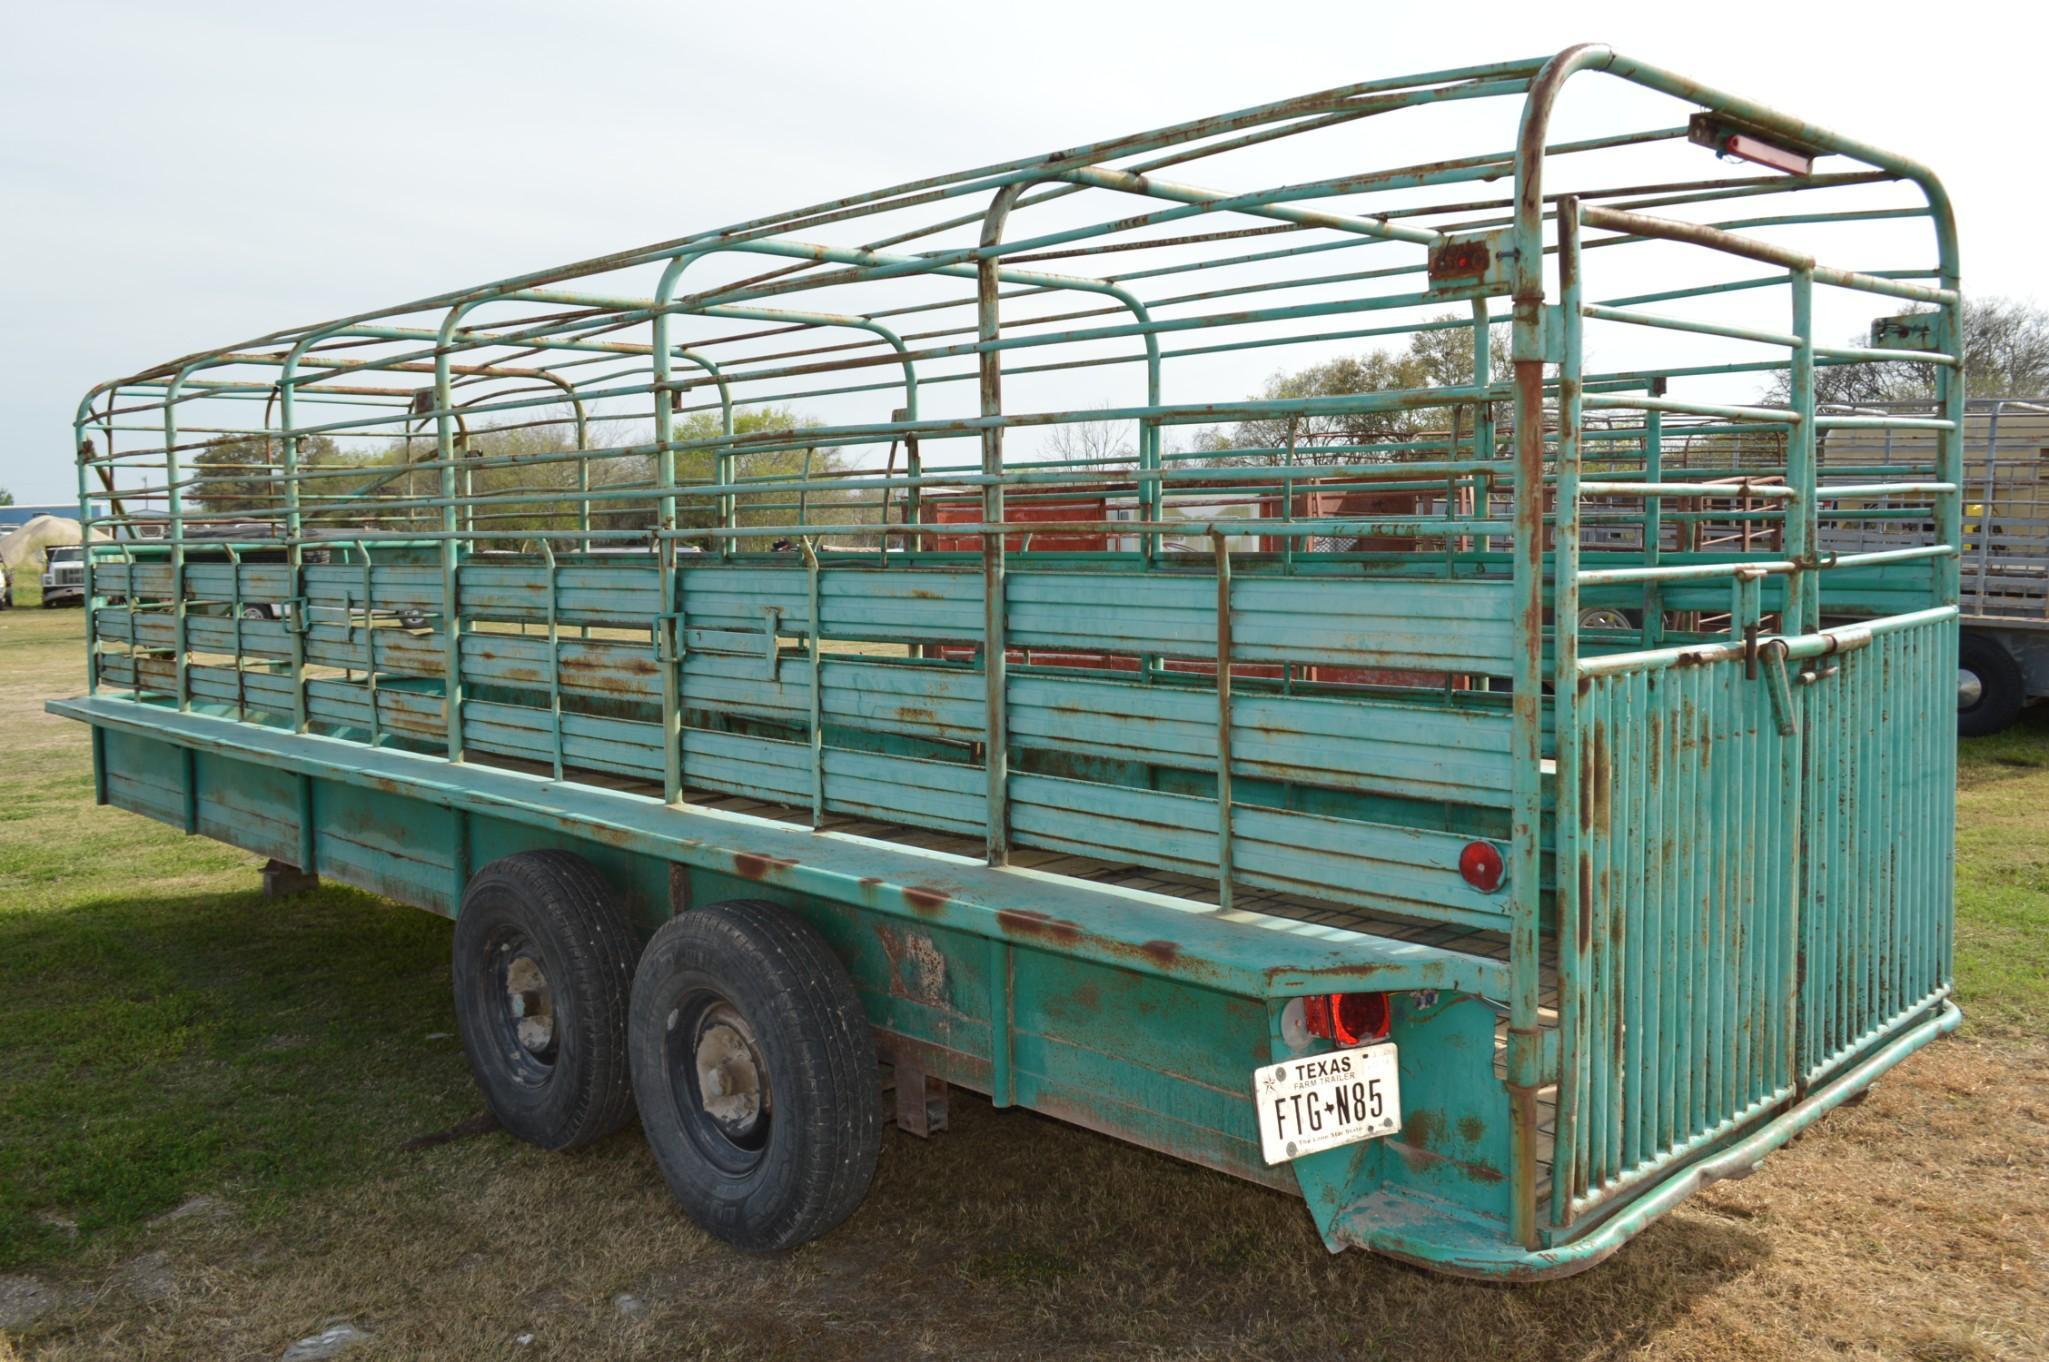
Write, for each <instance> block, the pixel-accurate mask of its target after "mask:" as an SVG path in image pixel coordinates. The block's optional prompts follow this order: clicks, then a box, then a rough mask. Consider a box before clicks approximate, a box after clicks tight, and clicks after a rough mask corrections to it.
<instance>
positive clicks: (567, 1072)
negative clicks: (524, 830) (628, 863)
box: [454, 851, 639, 1149]
mask: <svg viewBox="0 0 2049 1362" xmlns="http://www.w3.org/2000/svg"><path fill="white" fill-rule="evenodd" d="M638 947H639V937H638V935H637V934H636V933H635V931H634V930H633V925H632V923H630V922H629V921H628V920H627V917H626V913H625V910H624V909H623V908H622V906H621V905H620V903H619V900H618V898H617V896H616V895H614V894H613V892H612V888H611V886H610V885H608V884H606V883H605V880H604V877H603V876H601V875H599V874H598V872H597V871H596V869H594V868H593V867H592V866H591V864H590V862H588V861H586V860H584V859H583V858H582V857H581V856H576V855H572V854H571V853H569V852H566V851H527V852H521V853H519V854H518V855H515V856H507V857H505V858H504V859H502V860H497V861H493V862H492V863H491V864H489V865H487V866H485V867H484V868H483V869H482V870H480V871H478V872H477V873H476V874H475V875H474V876H472V877H471V879H470V883H469V887H468V889H466V890H465V891H464V893H463V896H462V911H461V912H459V913H458V914H457V915H456V919H455V948H454V974H455V1015H456V1022H457V1029H458V1030H459V1031H460V1032H461V1033H462V1046H463V1050H464V1052H465V1053H466V1054H467V1055H468V1056H469V1061H470V1072H471V1073H473V1074H474V1075H475V1076H476V1080H477V1086H478V1087H479V1088H481V1089H482V1090H483V1093H484V1101H485V1102H486V1103H487V1104H488V1105H489V1106H490V1108H491V1114H492V1115H494V1116H496V1117H497V1118H498V1122H499V1124H500V1125H502V1126H504V1127H505V1128H506V1129H507V1130H509V1131H511V1132H512V1133H513V1134H514V1135H517V1136H518V1137H519V1138H520V1139H522V1140H525V1141H527V1142H528V1143H530V1144H536V1145H539V1146H540V1147H541V1148H543V1149H574V1148H577V1147H578V1146H581V1145H587V1144H590V1143H592V1142H593V1141H595V1140H601V1139H603V1138H604V1137H605V1136H607V1135H610V1134H612V1133H613V1132H614V1131H617V1130H619V1129H621V1128H622V1127H623V1126H625V1124H626V1123H627V1121H629V1120H630V1119H632V1116H633V1090H632V1086H631V1084H630V1082H629V1080H628V1078H627V1072H626V1065H627V1057H626V1002H627V991H628V990H629V989H630V988H631V987H632V985H633V965H634V961H635V959H636V958H637V957H638V955H639V949H638Z"/></svg>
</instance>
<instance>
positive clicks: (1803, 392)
mask: <svg viewBox="0 0 2049 1362" xmlns="http://www.w3.org/2000/svg"><path fill="white" fill-rule="evenodd" d="M1789 277H1790V282H1791V285H1792V293H1793V334H1794V335H1796V336H1798V337H1799V338H1800V344H1799V345H1797V346H1795V347H1794V349H1793V363H1792V369H1791V373H1790V375H1789V379H1790V381H1789V384H1788V392H1789V394H1790V396H1791V398H1792V406H1793V412H1794V415H1795V418H1796V419H1795V420H1794V422H1793V429H1792V430H1790V431H1788V432H1787V434H1786V483H1787V485H1788V486H1790V487H1791V488H1792V489H1793V498H1792V501H1791V503H1790V504H1789V505H1787V506H1786V507H1785V510H1784V519H1783V520H1782V521H1781V522H1780V523H1781V524H1782V525H1783V526H1784V530H1785V540H1786V557H1788V558H1790V559H1791V560H1792V561H1793V563H1794V564H1795V567H1794V569H1793V575H1792V577H1791V578H1790V579H1789V580H1788V581H1787V583H1786V608H1785V614H1784V617H1783V619H1782V620H1781V628H1782V629H1783V630H1784V631H1785V632H1786V633H1789V634H1804V633H1808V632H1810V631H1812V630H1814V629H1818V628H1820V627H1821V574H1820V573H1819V572H1818V571H1816V570H1815V568H1814V567H1813V566H1812V562H1813V558H1814V544H1815V535H1816V533H1817V531H1818V530H1819V528H1820V521H1819V519H1818V517H1817V515H1816V506H1815V500H1814V489H1815V485H1816V483H1817V481H1818V478H1817V476H1816V474H1817V465H1818V463H1819V461H1820V458H1821V439H1820V435H1819V433H1818V432H1817V431H1816V430H1815V428H1814V408H1815V394H1814V271H1813V270H1811V269H1796V270H1793V271H1792V272H1791V274H1790V276H1789Z"/></svg>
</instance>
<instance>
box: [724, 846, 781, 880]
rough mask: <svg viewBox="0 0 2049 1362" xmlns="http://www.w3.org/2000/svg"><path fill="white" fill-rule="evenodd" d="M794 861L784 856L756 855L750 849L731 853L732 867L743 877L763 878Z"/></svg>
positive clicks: (750, 878) (751, 878)
mask: <svg viewBox="0 0 2049 1362" xmlns="http://www.w3.org/2000/svg"><path fill="white" fill-rule="evenodd" d="M795 864H796V862H795V861H793V860H790V859H789V858H788V857H785V856H757V855H755V854H754V853H753V852H751V851H736V852H734V853H733V869H734V870H735V871H737V872H738V873H739V874H740V876H741V877H742V878H743V879H749V880H765V879H767V878H768V877H769V876H770V875H771V874H773V873H774V872H776V871H778V870H788V869H789V868H790V867H791V866H793V865H795Z"/></svg>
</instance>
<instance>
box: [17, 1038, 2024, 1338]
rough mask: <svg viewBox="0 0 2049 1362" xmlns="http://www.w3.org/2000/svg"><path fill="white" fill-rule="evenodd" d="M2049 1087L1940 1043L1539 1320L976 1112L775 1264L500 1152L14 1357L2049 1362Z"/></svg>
mask: <svg viewBox="0 0 2049 1362" xmlns="http://www.w3.org/2000/svg"><path fill="white" fill-rule="evenodd" d="M2045 1069H2049V1049H2045V1048H2043V1047H2040V1046H2034V1047H2030V1046H2024V1045H2020V1044H2014V1043H2001V1044H1995V1043H1989V1042H1984V1041H1978V1040H1973V1039H1969V1038H1966V1039H1961V1040H1954V1041H1950V1042H1947V1043H1944V1044H1941V1045H1938V1046H1935V1047H1933V1048H1932V1049H1930V1050H1928V1051H1925V1052H1923V1053H1922V1054H1921V1055H1920V1056H1917V1057H1916V1058H1915V1059H1914V1060H1913V1061H1912V1062H1911V1063H1909V1064H1908V1065H1906V1066H1904V1068H1903V1069H1902V1070H1900V1071H1898V1072H1897V1073H1896V1075H1895V1076H1893V1077H1892V1078H1889V1079H1888V1080H1887V1081H1886V1082H1885V1083H1884V1084H1883V1085H1881V1087H1880V1088H1879V1089H1878V1090H1877V1091H1876V1092H1875V1093H1874V1094H1873V1095H1872V1097H1871V1099H1870V1100H1869V1101H1868V1102H1866V1103H1865V1104H1863V1105H1862V1106H1860V1107H1857V1108H1854V1109H1851V1110H1847V1111H1844V1112H1841V1113H1838V1114H1837V1115H1836V1116H1835V1117H1833V1118H1831V1119H1830V1120H1828V1121H1825V1122H1823V1123H1822V1124H1821V1126H1819V1127H1817V1128H1816V1129H1815V1130H1814V1131H1813V1132H1812V1133H1810V1134H1809V1135H1808V1136H1806V1137H1805V1138H1804V1139H1802V1140H1800V1141H1799V1142H1798V1143H1796V1144H1795V1145H1794V1146H1793V1147H1792V1148H1790V1149H1788V1150H1786V1151H1784V1152H1782V1153H1781V1154H1780V1155H1778V1156H1777V1157H1776V1158H1774V1159H1773V1160H1772V1161H1771V1162H1769V1163H1768V1164H1767V1166H1766V1168H1765V1170H1764V1171H1763V1172H1761V1173H1759V1174H1758V1175H1756V1176H1755V1177H1754V1178H1752V1179H1750V1180H1748V1181H1746V1182H1743V1183H1740V1184H1728V1185H1724V1186H1721V1187H1717V1188H1714V1189H1711V1190H1710V1191H1709V1192H1707V1193H1706V1194H1705V1195H1703V1196H1701V1197H1699V1198H1698V1199H1696V1200H1695V1201H1693V1202H1691V1203H1689V1204H1688V1205H1686V1206H1684V1207H1683V1208H1681V1209H1680V1210H1679V1211H1678V1212H1676V1213H1675V1214H1673V1215H1672V1216H1670V1217H1668V1218H1667V1219H1666V1220H1665V1221H1663V1222H1662V1223H1660V1224H1659V1225H1657V1226H1655V1227H1654V1228H1653V1229H1652V1230H1650V1231H1649V1232H1648V1233H1646V1234H1645V1235H1644V1236H1643V1237H1642V1238H1641V1239H1640V1240H1638V1241H1637V1242H1636V1243H1635V1244H1633V1245H1631V1246H1630V1247H1629V1248H1627V1249H1625V1250H1624V1251H1623V1252H1622V1253H1621V1254H1619V1255H1618V1256H1617V1257H1616V1258H1614V1259H1612V1260H1610V1262H1608V1263H1607V1264H1605V1265H1603V1266H1602V1267H1600V1268H1598V1269H1596V1270H1594V1271H1592V1272H1589V1273H1586V1274H1583V1275H1581V1276H1579V1277H1576V1278H1573V1279H1570V1280H1568V1281H1564V1282H1557V1283H1551V1284H1546V1285H1542V1286H1536V1287H1524V1288H1504V1287H1497V1286H1488V1285H1478V1284H1473V1283H1468V1282H1460V1281H1455V1280H1450V1279H1445V1278H1440V1277H1433V1276H1430V1275H1428V1274H1425V1273H1422V1272H1419V1271H1415V1270H1412V1269H1409V1268H1405V1267H1401V1266H1399V1265H1396V1264H1393V1263H1389V1262H1384V1261H1380V1260H1377V1259H1373V1258H1369V1257H1366V1256H1364V1255H1361V1254H1346V1255H1343V1256H1340V1257H1335V1258H1333V1257H1330V1256H1328V1255H1326V1254H1325V1253H1324V1252H1323V1250H1322V1248H1321V1247H1320V1245H1319V1244H1318V1242H1317V1240H1316V1238H1315V1236H1314V1235H1313V1233H1312V1232H1311V1231H1310V1229H1309V1227H1308V1225H1307V1222H1306V1219H1305V1217H1304V1216H1303V1214H1302V1212H1301V1209H1300V1207H1299V1206H1298V1205H1297V1204H1295V1203H1294V1202H1292V1201H1290V1200H1288V1199H1286V1198H1284V1197H1280V1196H1277V1195H1274V1194H1272V1193H1268V1192H1264V1191H1261V1190H1259V1189H1257V1188H1254V1187H1250V1186H1246V1185H1241V1184H1238V1183H1235V1182H1231V1181H1229V1180H1227V1179H1225V1178H1222V1177H1219V1176H1216V1175H1213V1174H1209V1173H1205V1172H1201V1171H1199V1170H1195V1169H1192V1168H1188V1167H1186V1166H1183V1165H1180V1164H1176V1163H1173V1162H1171V1161H1169V1160H1166V1159H1164V1158H1161V1157H1158V1156H1155V1155H1151V1154H1147V1153H1145V1152H1143V1151H1140V1150H1136V1149H1132V1148H1128V1147H1125V1146H1121V1145H1118V1144H1115V1143H1113V1142H1111V1141H1108V1140H1104V1139H1100V1138H1098V1137H1095V1136H1091V1135H1088V1134H1085V1133H1083V1132H1080V1131H1077V1130H1073V1129H1070V1128H1067V1127H1064V1126H1060V1125H1057V1124H1055V1123H1053V1122H1051V1121H1047V1120H1044V1119H1042V1118H1038V1117H1035V1116H1032V1115H1029V1114H1027V1113H1022V1112H997V1111H995V1110H993V1109H992V1108H990V1107H989V1106H988V1105H987V1104H986V1103H983V1102H980V1101H972V1100H960V1099H956V1104H955V1107H956V1111H955V1123H956V1128H955V1129H954V1130H953V1131H951V1132H949V1133H947V1134H945V1135H943V1136H941V1137H939V1138H938V1139H936V1140H934V1141H932V1142H929V1143H924V1142H919V1141H916V1140H913V1139H910V1138H909V1137H906V1136H902V1135H892V1136H891V1138H890V1142H889V1146H888V1152H887V1154H886V1156H885V1160H884V1165H883V1170H882V1174H881V1176H880V1178H879V1179H878V1181H877V1184H876V1187H875V1190H874V1192H873V1193H872V1194H871V1196H870V1197H869V1199H868V1201H867V1203H866V1205H865V1206H864V1207H863V1208H862V1210H861V1211H860V1213H859V1214H858V1215H857V1216H856V1217H855V1218H854V1220H853V1221H852V1222H850V1223H849V1224H848V1225H847V1226H846V1227H845V1228H844V1229H842V1230H841V1231H840V1232H838V1233H836V1234H835V1235H833V1236H832V1237H830V1238H829V1239H827V1240H826V1241H824V1242H822V1243H819V1244H815V1245H812V1246H811V1247H809V1248H806V1249H805V1250H803V1251H801V1252H799V1253H796V1254H793V1255H790V1256H788V1257H784V1258H769V1259H762V1258H752V1257H747V1256H744V1255H741V1254H737V1253H734V1252H732V1251H730V1250H727V1249H725V1248H723V1247H721V1246H719V1245H717V1244H715V1243H713V1242H711V1241H710V1240H708V1239H706V1238H705V1237H704V1236H703V1235H701V1234H699V1233H697V1232H696V1231H695V1230H693V1229H692V1228H691V1227H690V1226H689V1225H688V1224H686V1223H685V1222H684V1221H683V1220H682V1219H681V1218H680V1217H679V1216H678V1215H677V1214H676V1213H675V1211H674V1209H673V1207H672V1206H671V1205H670V1203H669V1200H668V1197H667V1195H666V1192H665V1191H664V1189H663V1187H662V1184H661V1182H660V1179H659V1178H658V1176H657V1175H656V1173H655V1170H654V1168H653V1166H652V1163H651V1162H650V1160H649V1159H648V1158H647V1156H646V1153H645V1151H644V1149H643V1147H642V1146H641V1144H640V1142H639V1141H638V1139H637V1138H636V1137H635V1136H633V1135H632V1134H630V1133H629V1134H628V1135H625V1136H621V1137H619V1138H617V1139H614V1140H612V1141H610V1142H608V1143H606V1144H605V1145H603V1146H601V1147H600V1148H598V1149H596V1150H593V1151H590V1152H588V1153H586V1154H584V1155H581V1156H574V1157H564V1156H551V1155H547V1154H542V1153H539V1152H537V1151H534V1150H531V1149H527V1148H525V1147H523V1146H520V1145H517V1144H515V1143H514V1142H512V1141H511V1140H510V1139H509V1138H507V1137H505V1136H503V1135H494V1136H487V1137H484V1138H481V1139H474V1140H466V1141H462V1142H459V1143H455V1144H451V1145H446V1146H442V1147H440V1148H438V1149H436V1150H433V1151H431V1152H429V1153H426V1154H423V1155H421V1156H420V1157H419V1159H418V1161H417V1163H416V1164H415V1165H414V1166H412V1167H410V1168H408V1169H406V1170H404V1171H402V1172H400V1173H398V1174H396V1175H392V1176H388V1177H384V1178H381V1179H379V1180H377V1181H374V1182H370V1183H366V1184H364V1185H360V1186H357V1187H354V1188H352V1189H349V1190H347V1191H345V1192H344V1193H342V1194H339V1195H337V1196H334V1197H332V1198H329V1199H326V1200H324V1201H322V1202H321V1203H320V1204H315V1205H307V1206H303V1207H299V1208H296V1209H295V1210H294V1211H293V1212H292V1213H291V1214H289V1215H287V1216H284V1217H277V1218H268V1217H266V1218H260V1219H259V1220H257V1221H255V1222H250V1221H248V1220H245V1219H243V1218H240V1217H229V1218H227V1219H225V1220H222V1221H219V1222H208V1221H205V1220H204V1219H195V1220H193V1221H190V1222H187V1221H180V1222H173V1223H171V1224H167V1225H163V1226H161V1227H158V1228H157V1229H156V1230H154V1231H153V1232H152V1233H151V1235H150V1236H149V1237H148V1239H147V1241H146V1247H139V1246H137V1245H135V1244H131V1245H129V1246H128V1248H127V1249H126V1250H125V1251H124V1254H123V1256H122V1257H121V1258H120V1259H119V1260H115V1259H112V1258H108V1259H103V1260H101V1261H98V1262H96V1263H94V1264H92V1265H91V1267H90V1268H89V1269H88V1270H82V1271H80V1272H79V1273H78V1274H77V1276H76V1280H75V1282H74V1289H75V1290H77V1291H78V1292H79V1295H78V1298H77V1301H76V1303H75V1306H74V1308H73V1309H72V1310H71V1311H70V1312H68V1313H67V1315H66V1316H64V1317H63V1318H62V1319H61V1320H53V1321H51V1323H50V1326H49V1327H46V1328H41V1329H39V1330H38V1332H37V1333H36V1334H35V1335H34V1336H33V1339H32V1341H33V1345H34V1350H33V1354H32V1355H33V1356H36V1357H39V1358H47V1359H52V1362H56V1360H58V1359H72V1358H99V1357H136V1358H190V1357H235V1358H239V1357H249V1358H270V1357H276V1356H277V1355H278V1353H279V1352H280V1351H281V1350H282V1349H283V1348H284V1347H285V1345H286V1344H288V1343H289V1342H290V1341H292V1340H293V1339H295V1338H299V1337H303V1336H305V1335H308V1334H312V1333H315V1332H318V1330H319V1329H320V1328H321V1327H322V1326H324V1325H327V1324H329V1323H333V1322H336V1321H339V1320H349V1321H352V1322H354V1323H355V1324H357V1325H358V1326H360V1327H364V1328H367V1329H370V1330H372V1331H373V1332H374V1333H375V1335H376V1340H375V1343H374V1345H373V1346H369V1347H365V1348H363V1349H361V1350H360V1351H359V1352H356V1353H351V1354H350V1356H352V1357H353V1356H366V1357H367V1356H381V1357H419V1358H463V1357H474V1356H483V1355H494V1356H495V1355H501V1354H503V1353H505V1352H507V1351H515V1352H517V1353H518V1354H519V1355H523V1356H535V1357H599V1356H603V1357H649V1358H653V1357H704V1358H724V1357H735V1358H738V1357H747V1358H778V1357H793V1358H804V1359H807V1362H817V1360H819V1359H827V1358H842V1357H845V1358H865V1357H878V1358H879V1357H904V1356H909V1357H933V1358H953V1357H988V1358H1011V1357H1035V1356H1044V1355H1048V1354H1049V1353H1055V1352H1057V1353H1059V1354H1061V1355H1066V1356H1091V1357H1094V1356H1104V1357H1140V1358H1151V1357H1162V1358H1165V1357H1204V1358H1207V1357H1216V1358H1238V1357H1248V1358H1251V1357H1259V1358H1265V1357H1346V1358H1354V1357H1356V1358H1374V1357H1383V1356H1384V1357H1390V1358H1392V1357H1400V1358H1403V1359H1409V1360H1411V1362H1413V1360H1415V1359H1429V1358H1446V1359H1452V1358H1487V1359H1533V1360H1534V1359H1552V1358H1566V1359H1598V1358H1611V1357H1644V1358H1664V1359H1688V1362H1696V1360H1698V1362H1708V1360H1714V1362H1720V1360H1721V1359H1728V1362H1736V1359H1743V1360H1744V1362H1752V1360H1754V1359H1759V1358H1824V1357H1825V1358H1837V1359H1841V1358H1859V1359H1861V1358H1874V1359H1876V1358H1888V1359H1891V1358H1898V1359H1912V1360H1913V1362H2022V1360H2023V1359H2038V1358H2041V1357H2043V1356H2045V1355H2049V1249H2045V1246H2049V1079H2045V1077H2044V1073H2045ZM414 1133H417V1132H408V1131H398V1130H394V1131H393V1132H391V1135H392V1139H393V1140H394V1141H397V1140H400V1139H402V1138H404V1137H405V1136H407V1135H409V1134H414ZM150 1248H154V1249H155V1250H156V1251H160V1252H162V1253H163V1254H165V1255H166V1259H167V1262H168V1265H169V1268H170V1272H171V1275H172V1279H173V1282H174V1285H173V1287H172V1289H171V1290H170V1291H169V1292H168V1293H167V1294H165V1295H163V1296H162V1297H161V1298H160V1299H156V1300H145V1299H141V1298H139V1296H138V1293H137V1291H136V1290H135V1289H134V1286H133V1282H134V1280H135V1278H136V1272H135V1269H134V1266H133V1264H134V1263H135V1261H136V1258H137V1256H138V1255H139V1254H143V1253H146V1252H148V1251H149V1249H150ZM621 1294H630V1295H633V1296H635V1297H638V1298H639V1299H640V1300H641V1301H642V1302H643V1303H644V1309H643V1311H642V1312H641V1313H639V1314H636V1315H626V1314H622V1313H621V1311H620V1310H619V1308H618V1307H617V1306H616V1305H615V1298H616V1297H618V1296H619V1295H621ZM529 1333H530V1334H531V1335H532V1343H531V1345H530V1346H529V1347H519V1346H518V1345H517V1344H516V1343H515V1339H516V1338H517V1337H518V1336H519V1335H521V1334H529ZM0 1356H4V1354H0Z"/></svg>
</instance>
